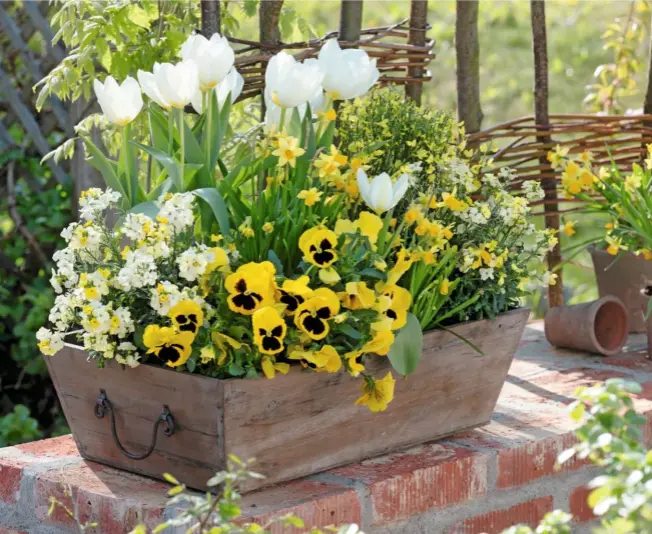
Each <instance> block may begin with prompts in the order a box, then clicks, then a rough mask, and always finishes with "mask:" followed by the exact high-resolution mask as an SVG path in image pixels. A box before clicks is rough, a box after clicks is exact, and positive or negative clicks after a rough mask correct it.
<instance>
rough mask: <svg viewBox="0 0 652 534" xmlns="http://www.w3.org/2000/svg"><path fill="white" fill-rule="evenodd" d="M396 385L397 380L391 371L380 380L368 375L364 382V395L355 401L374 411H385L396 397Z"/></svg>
mask: <svg viewBox="0 0 652 534" xmlns="http://www.w3.org/2000/svg"><path fill="white" fill-rule="evenodd" d="M395 385H396V380H394V377H393V376H392V373H391V372H390V373H387V374H386V375H385V377H384V378H381V379H380V380H376V379H375V378H373V377H367V378H365V380H364V382H363V383H362V388H361V389H362V396H361V397H360V398H359V399H358V400H356V401H355V403H356V404H363V405H365V406H367V407H368V408H369V409H370V410H371V411H372V412H383V411H385V410H386V409H387V405H388V404H389V403H390V402H392V399H394V386H395Z"/></svg>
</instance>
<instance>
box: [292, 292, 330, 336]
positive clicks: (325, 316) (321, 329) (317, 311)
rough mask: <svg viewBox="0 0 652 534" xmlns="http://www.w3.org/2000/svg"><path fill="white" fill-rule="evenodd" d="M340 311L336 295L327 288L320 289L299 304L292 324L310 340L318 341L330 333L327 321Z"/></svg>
mask: <svg viewBox="0 0 652 534" xmlns="http://www.w3.org/2000/svg"><path fill="white" fill-rule="evenodd" d="M339 311H340V301H339V299H338V298H337V295H336V294H335V293H334V292H333V291H331V290H330V289H328V288H325V287H320V288H319V289H316V290H315V291H314V292H313V296H312V297H310V298H309V299H308V300H307V301H306V302H304V303H303V304H301V305H300V306H299V307H298V308H297V311H296V312H295V314H294V324H295V325H296V326H297V328H299V330H301V331H302V332H303V333H304V334H306V335H307V336H308V337H310V338H311V339H314V340H316V341H319V340H320V339H324V338H325V337H326V336H327V335H328V333H329V332H330V325H329V323H328V321H329V319H332V318H333V317H335V316H336V315H337V314H338V312H339Z"/></svg>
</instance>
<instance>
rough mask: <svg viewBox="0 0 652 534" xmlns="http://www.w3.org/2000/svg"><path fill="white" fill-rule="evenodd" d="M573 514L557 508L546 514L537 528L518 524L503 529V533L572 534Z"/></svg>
mask: <svg viewBox="0 0 652 534" xmlns="http://www.w3.org/2000/svg"><path fill="white" fill-rule="evenodd" d="M572 519H573V516H571V515H570V514H567V513H566V512H562V511H561V510H555V511H554V512H550V513H549V514H546V516H545V517H544V518H543V519H542V521H541V523H540V524H539V526H538V527H537V528H536V529H531V528H530V527H528V526H525V525H518V526H515V527H511V528H508V529H507V530H505V531H503V534H571V532H572V530H571V526H570V522H571V521H572Z"/></svg>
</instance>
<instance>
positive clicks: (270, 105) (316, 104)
mask: <svg viewBox="0 0 652 534" xmlns="http://www.w3.org/2000/svg"><path fill="white" fill-rule="evenodd" d="M308 104H310V110H311V111H312V112H313V113H317V112H319V111H323V109H324V104H325V99H324V91H323V90H322V88H321V86H320V87H318V88H317V90H316V91H315V93H314V94H313V95H312V96H311V97H310V98H309V99H308ZM307 107H308V106H307V104H301V105H300V106H297V110H298V111H299V117H301V120H303V117H304V116H305V115H306V109H307ZM281 112H282V109H281V108H280V107H279V106H277V105H276V104H274V102H273V100H272V96H271V94H270V91H269V90H268V89H267V88H265V126H266V128H267V129H268V130H272V129H273V130H276V131H280V130H281V115H282V113H281ZM291 118H292V110H291V109H288V110H287V111H286V113H285V124H287V123H288V122H289V121H290V119H291Z"/></svg>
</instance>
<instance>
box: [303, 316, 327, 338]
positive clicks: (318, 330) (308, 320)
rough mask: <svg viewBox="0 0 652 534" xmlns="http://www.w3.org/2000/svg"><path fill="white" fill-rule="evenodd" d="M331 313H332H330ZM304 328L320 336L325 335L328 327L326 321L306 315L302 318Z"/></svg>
mask: <svg viewBox="0 0 652 534" xmlns="http://www.w3.org/2000/svg"><path fill="white" fill-rule="evenodd" d="M329 313H330V312H329ZM302 322H303V327H304V328H305V329H306V330H307V331H308V332H310V333H311V334H313V335H315V336H319V335H321V334H323V333H324V331H325V330H326V325H325V324H324V321H323V320H322V319H320V318H319V317H313V316H312V315H305V316H304V317H303V318H302Z"/></svg>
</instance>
